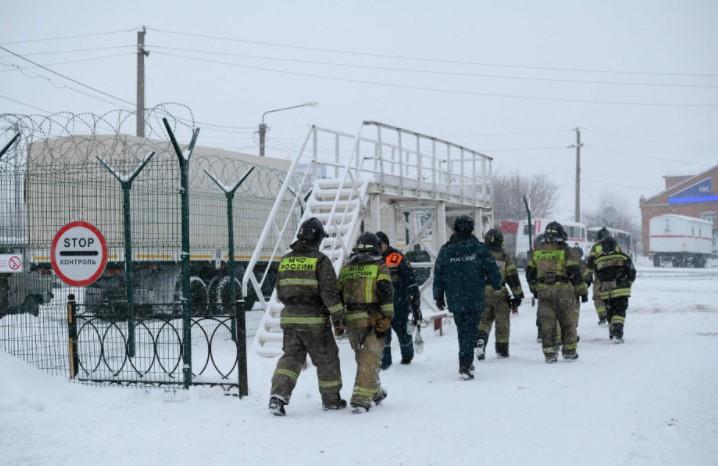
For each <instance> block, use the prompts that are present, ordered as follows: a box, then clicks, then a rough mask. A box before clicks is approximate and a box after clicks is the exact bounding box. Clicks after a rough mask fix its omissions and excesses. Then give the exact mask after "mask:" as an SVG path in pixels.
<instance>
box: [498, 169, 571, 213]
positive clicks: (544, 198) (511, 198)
mask: <svg viewBox="0 0 718 466" xmlns="http://www.w3.org/2000/svg"><path fill="white" fill-rule="evenodd" d="M493 186H494V215H495V217H496V218H497V219H512V220H518V219H523V218H525V217H526V208H525V207H524V201H523V196H526V197H527V198H528V199H530V200H531V214H532V215H533V216H535V217H546V216H548V215H549V214H550V213H551V211H552V210H553V208H554V206H555V204H556V200H557V198H558V195H557V192H558V185H556V184H555V183H553V182H552V181H551V180H549V179H548V177H547V176H546V175H533V176H530V177H527V176H523V175H520V174H519V173H518V172H516V173H513V174H510V175H496V176H495V177H494V182H493Z"/></svg>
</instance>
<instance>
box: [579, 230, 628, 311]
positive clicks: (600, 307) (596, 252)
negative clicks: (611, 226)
mask: <svg viewBox="0 0 718 466" xmlns="http://www.w3.org/2000/svg"><path fill="white" fill-rule="evenodd" d="M609 236H611V233H610V232H609V231H608V229H607V228H606V227H603V228H601V229H600V230H598V233H597V235H596V239H597V240H598V241H596V244H594V245H593V246H591V249H590V250H589V252H588V258H587V259H586V263H587V266H586V272H585V277H584V278H585V279H586V282H587V283H589V284H590V283H591V282H592V281H593V306H594V307H595V308H596V314H598V325H603V324H605V323H606V315H607V311H606V303H604V302H603V300H602V299H601V298H599V296H598V295H599V293H598V292H597V290H598V289H599V288H601V283H600V282H599V281H598V278H596V274H595V273H594V272H595V271H594V270H593V269H592V268H591V265H595V262H596V258H597V257H598V256H600V255H601V254H602V252H603V246H601V241H603V240H604V239H606V238H608V237H609ZM617 249H618V250H619V251H620V250H621V248H620V247H618V246H617ZM589 264H591V265H589Z"/></svg>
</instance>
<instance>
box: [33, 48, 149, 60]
mask: <svg viewBox="0 0 718 466" xmlns="http://www.w3.org/2000/svg"><path fill="white" fill-rule="evenodd" d="M127 48H135V46H134V45H112V46H108V47H89V48H84V49H69V50H48V51H44V52H30V53H24V54H23V56H25V57H30V56H35V55H58V54H64V53H82V52H96V51H98V50H117V49H127Z"/></svg>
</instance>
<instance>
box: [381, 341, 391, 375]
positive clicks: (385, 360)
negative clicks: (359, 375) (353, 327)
mask: <svg viewBox="0 0 718 466" xmlns="http://www.w3.org/2000/svg"><path fill="white" fill-rule="evenodd" d="M389 367H391V346H385V347H384V352H383V353H382V355H381V370H383V371H385V370H387V369H389Z"/></svg>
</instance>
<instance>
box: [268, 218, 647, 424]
mask: <svg viewBox="0 0 718 466" xmlns="http://www.w3.org/2000/svg"><path fill="white" fill-rule="evenodd" d="M325 237H327V234H326V233H325V231H324V226H323V225H322V223H321V221H319V220H318V219H316V218H310V219H309V220H307V221H305V222H304V223H302V225H301V226H300V228H299V232H298V233H297V239H296V241H295V242H294V243H292V244H291V246H290V248H291V251H290V252H289V253H288V254H286V255H285V256H284V257H282V259H281V261H280V263H279V268H278V276H277V284H276V288H277V295H278V298H279V300H280V301H281V302H282V304H284V309H283V310H282V313H281V317H280V324H281V327H282V330H283V332H284V341H283V355H282V356H281V357H280V359H279V361H278V362H277V368H276V369H275V371H274V375H273V377H272V388H271V396H270V400H269V410H270V411H271V412H272V413H273V414H275V415H277V416H284V415H285V414H286V411H285V406H286V405H287V404H288V403H289V400H290V397H291V394H292V391H293V389H294V386H295V385H296V383H297V379H298V377H299V374H300V373H301V371H302V369H303V368H304V367H305V364H306V358H307V355H308V356H309V357H310V358H311V361H312V363H313V364H314V365H315V366H316V368H317V377H318V379H319V381H318V382H319V392H320V394H321V398H322V406H323V408H324V409H325V410H334V409H342V408H345V407H346V406H347V402H346V401H345V400H343V399H342V398H341V395H340V391H341V388H342V378H341V372H340V366H339V349H338V347H337V344H336V338H346V339H348V340H349V344H350V345H351V348H352V350H353V351H354V354H355V360H356V365H357V372H356V377H355V381H354V388H353V390H352V396H351V399H350V401H349V404H350V405H351V407H352V411H353V412H355V413H363V412H367V411H369V410H370V408H371V407H372V406H375V405H378V404H380V403H381V402H382V401H383V400H384V399H385V398H386V396H387V393H386V391H385V390H384V389H383V388H382V387H381V383H380V380H379V372H380V369H388V368H389V367H390V366H391V364H392V354H391V331H392V329H393V330H394V331H395V332H396V334H397V337H398V340H399V348H400V350H401V364H410V363H411V361H412V359H413V357H414V347H413V342H412V335H411V333H410V332H409V331H408V329H407V323H408V320H409V316H410V314H411V316H412V319H413V322H414V323H417V324H420V323H421V321H422V316H421V311H420V292H419V287H418V284H417V282H416V277H415V275H414V271H413V269H412V267H411V265H410V264H409V261H408V259H406V257H404V255H403V254H402V253H401V252H400V251H398V250H396V249H394V248H392V247H391V245H390V244H389V238H388V237H387V235H386V234H384V233H383V232H377V233H376V234H374V233H369V232H365V233H362V234H361V236H360V237H359V239H358V241H357V243H356V247H355V248H354V250H353V252H352V254H351V256H350V257H349V260H348V261H347V262H346V263H345V264H344V265H343V266H342V268H341V270H340V272H339V276H338V277H337V275H336V273H335V272H334V268H333V266H332V263H331V260H330V259H329V258H328V257H327V256H326V255H324V254H323V253H322V252H321V251H320V245H321V243H322V240H323V239H324V238H325ZM483 239H484V242H483V243H482V242H481V241H479V239H478V238H477V237H476V236H475V235H474V220H473V219H472V218H471V217H469V216H466V215H462V216H459V217H457V218H456V220H455V222H454V233H453V234H452V236H451V238H450V239H449V241H447V243H446V244H444V245H443V246H442V247H441V250H440V251H439V254H438V257H437V259H436V264H435V268H434V286H433V297H434V301H435V302H436V307H437V308H438V309H439V310H444V309H446V308H448V309H449V310H450V311H451V313H452V314H453V319H454V322H455V323H456V328H457V334H458V340H459V374H460V376H461V377H462V378H464V379H467V380H468V379H473V378H474V370H475V366H474V364H473V359H474V356H476V358H477V359H478V360H479V361H481V360H483V359H484V358H485V349H486V346H487V343H488V341H489V334H490V332H491V327H492V326H493V325H494V324H495V326H496V331H495V349H496V355H497V357H499V358H506V357H509V332H510V314H511V313H512V312H514V313H515V312H517V309H518V307H519V306H520V304H521V301H522V300H523V299H524V293H523V289H522V287H521V282H520V280H519V275H518V270H517V268H516V265H515V264H514V262H513V260H512V259H511V256H510V255H509V254H507V253H506V252H505V251H504V250H503V235H502V233H501V231H499V230H497V229H491V230H489V231H487V232H486V234H485V235H484V238H483ZM567 240H568V238H567V235H566V232H565V230H564V228H563V227H562V226H561V224H560V223H558V222H551V223H549V224H548V225H547V226H546V230H545V231H544V233H543V235H542V236H541V238H540V239H538V241H537V244H536V246H535V248H534V249H533V250H532V251H531V253H530V256H529V260H528V263H527V266H526V281H527V282H528V285H529V290H530V291H531V294H532V295H533V296H534V297H535V298H537V299H538V313H537V322H536V324H537V327H538V329H539V330H538V331H539V340H540V341H541V344H542V349H543V354H544V357H545V360H546V362H547V363H553V362H556V361H557V360H558V353H559V349H560V351H561V355H562V357H563V359H564V360H567V361H572V360H576V359H577V358H578V353H577V352H576V346H577V340H578V335H577V332H576V328H577V326H578V315H579V308H580V303H581V302H584V303H585V302H587V301H588V287H589V286H591V285H593V300H594V303H595V306H596V311H597V313H598V317H599V324H604V323H607V324H608V326H609V338H610V339H611V340H612V341H613V342H615V343H622V342H623V324H624V320H625V317H626V309H627V308H628V298H629V297H630V290H631V285H632V283H633V281H634V280H635V278H636V271H635V268H634V267H633V263H632V261H631V258H630V257H629V256H628V255H627V254H625V253H623V252H622V251H621V248H620V246H619V245H618V244H616V241H615V239H614V238H612V237H611V236H610V234H609V232H608V230H607V229H605V228H603V229H602V230H600V231H599V235H598V242H596V244H594V245H593V246H592V247H591V250H590V252H589V253H588V256H587V260H586V261H585V262H584V261H583V260H582V256H583V253H582V251H581V250H580V249H578V248H577V247H571V246H570V245H569V244H567ZM332 328H333V330H332Z"/></svg>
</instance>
